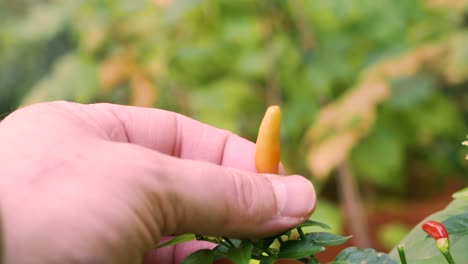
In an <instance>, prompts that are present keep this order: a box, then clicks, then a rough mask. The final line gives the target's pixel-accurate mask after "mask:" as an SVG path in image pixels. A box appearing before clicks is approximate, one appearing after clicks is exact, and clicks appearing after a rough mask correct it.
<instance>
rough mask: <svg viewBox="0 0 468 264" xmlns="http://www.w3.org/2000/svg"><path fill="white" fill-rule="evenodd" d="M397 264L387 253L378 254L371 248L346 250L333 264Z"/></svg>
mask: <svg viewBox="0 0 468 264" xmlns="http://www.w3.org/2000/svg"><path fill="white" fill-rule="evenodd" d="M372 263H375V264H396V262H395V261H394V260H393V259H392V258H390V256H389V255H387V254H385V253H380V252H377V251H375V250H373V249H371V248H366V249H359V248H357V247H350V248H346V249H344V250H343V251H341V253H340V254H338V256H336V258H335V259H334V260H333V262H332V264H372Z"/></svg>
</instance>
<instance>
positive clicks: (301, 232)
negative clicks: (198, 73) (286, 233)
mask: <svg viewBox="0 0 468 264" xmlns="http://www.w3.org/2000/svg"><path fill="white" fill-rule="evenodd" d="M296 229H297V232H298V233H299V236H300V237H301V239H302V240H305V239H306V238H305V235H304V231H302V228H300V227H298V228H296Z"/></svg>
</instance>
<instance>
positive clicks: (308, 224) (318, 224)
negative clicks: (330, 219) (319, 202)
mask: <svg viewBox="0 0 468 264" xmlns="http://www.w3.org/2000/svg"><path fill="white" fill-rule="evenodd" d="M306 226H319V227H321V228H324V229H330V226H329V225H327V224H324V223H320V222H317V221H314V220H310V219H309V220H307V221H305V222H304V223H302V224H300V225H298V226H297V227H296V228H298V227H306Z"/></svg>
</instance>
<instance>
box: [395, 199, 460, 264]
mask: <svg viewBox="0 0 468 264" xmlns="http://www.w3.org/2000/svg"><path fill="white" fill-rule="evenodd" d="M467 212H468V201H467V200H464V199H455V200H453V201H452V202H451V203H450V204H449V205H448V206H447V207H446V208H445V209H444V210H442V211H440V212H437V213H434V214H432V215H430V216H428V217H427V218H426V219H424V220H423V221H421V223H423V222H425V221H427V220H434V221H439V222H441V223H443V224H444V225H445V224H446V222H445V221H448V219H450V218H452V217H453V216H458V215H464V214H466V213H467ZM465 217H466V216H465ZM453 219H454V220H450V221H449V222H448V223H447V225H448V226H449V227H450V231H449V228H447V231H448V232H449V239H450V244H451V250H450V252H451V253H452V256H453V258H454V260H455V263H464V262H466V260H467V259H468V250H466V245H468V236H467V235H464V236H463V235H456V234H451V233H454V232H455V233H456V232H457V231H456V230H459V229H458V227H460V226H461V227H463V224H456V223H457V222H458V221H460V219H458V220H455V219H457V218H453ZM462 219H463V217H462ZM452 221H453V222H452ZM465 221H466V220H463V221H460V223H464V222H465ZM421 223H420V224H418V225H417V226H415V227H414V229H413V230H412V231H411V232H409V233H408V235H407V236H406V237H405V238H404V239H403V240H402V241H400V243H399V244H400V245H402V246H404V249H405V253H406V258H407V259H408V263H411V264H422V263H424V264H438V263H445V260H444V257H443V256H442V255H441V254H440V253H439V250H438V249H437V247H436V243H435V242H434V240H432V239H429V238H428V239H424V238H425V237H426V233H424V232H423V231H422V229H421ZM461 230H463V228H461ZM462 233H463V231H462ZM390 255H391V256H392V257H393V258H395V259H397V258H398V251H397V249H396V248H394V249H393V250H392V251H391V252H390Z"/></svg>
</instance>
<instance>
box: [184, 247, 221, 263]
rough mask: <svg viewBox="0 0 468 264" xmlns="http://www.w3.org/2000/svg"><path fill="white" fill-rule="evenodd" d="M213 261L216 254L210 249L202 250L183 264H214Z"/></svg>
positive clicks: (193, 254)
mask: <svg viewBox="0 0 468 264" xmlns="http://www.w3.org/2000/svg"><path fill="white" fill-rule="evenodd" d="M213 261H214V252H213V251H211V250H209V249H201V250H198V251H195V252H193V253H192V254H190V255H189V256H188V257H186V258H185V259H184V260H183V261H182V262H181V264H200V263H213Z"/></svg>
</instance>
